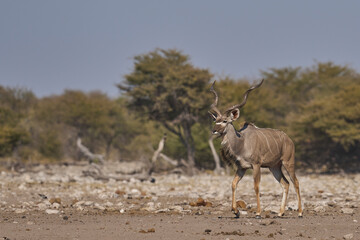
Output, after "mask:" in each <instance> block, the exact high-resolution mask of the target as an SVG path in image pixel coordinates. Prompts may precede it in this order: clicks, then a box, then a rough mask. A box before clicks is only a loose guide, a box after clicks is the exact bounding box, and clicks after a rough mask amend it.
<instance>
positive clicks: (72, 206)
mask: <svg viewBox="0 0 360 240" xmlns="http://www.w3.org/2000/svg"><path fill="white" fill-rule="evenodd" d="M114 167H116V166H109V167H108V169H106V168H105V169H103V171H104V172H105V173H107V174H110V170H109V169H114ZM84 168H85V167H84V166H71V167H68V166H52V167H46V168H45V167H39V168H38V169H33V172H31V173H23V174H15V173H9V172H1V173H0V240H1V239H10V240H14V239H199V240H200V239H360V223H359V221H360V209H359V202H360V198H359V195H360V184H359V183H360V174H355V175H341V176H339V175H299V176H298V178H299V180H300V184H301V185H300V187H301V192H302V198H303V206H304V217H303V218H301V219H299V218H298V217H297V212H296V195H295V191H294V190H293V189H292V188H291V190H290V194H289V199H288V205H287V206H288V207H287V210H286V213H285V214H286V215H285V217H282V218H277V217H276V216H277V212H278V210H279V207H280V201H281V193H282V190H281V187H280V185H279V184H278V183H277V182H276V181H275V180H274V178H273V177H272V175H271V174H269V173H268V172H267V171H263V175H262V180H261V185H260V191H261V193H262V196H261V204H262V208H263V213H262V219H260V220H258V219H255V218H254V216H255V215H254V207H255V205H256V204H255V196H254V195H255V194H254V191H253V183H252V177H251V175H246V176H245V177H244V178H243V179H242V180H241V182H240V183H239V186H238V194H237V198H238V199H242V200H243V201H245V203H246V208H244V209H242V211H241V216H240V218H238V219H235V218H234V217H233V215H232V213H231V211H230V209H231V207H230V202H231V188H230V185H231V180H232V177H231V176H219V175H213V174H210V173H202V174H199V175H197V176H193V177H186V176H180V175H174V174H172V175H159V176H155V179H156V181H155V183H151V182H148V181H145V182H140V181H137V180H135V179H133V180H131V181H130V182H125V181H124V182H117V181H113V180H110V181H107V182H103V181H96V180H94V179H92V178H90V177H85V176H82V174H81V172H82V171H83V170H84ZM106 171H108V172H106ZM198 198H202V199H204V201H205V202H200V201H198ZM197 203H198V204H197ZM206 203H207V205H206ZM193 205H195V206H193ZM197 205H206V206H197Z"/></svg>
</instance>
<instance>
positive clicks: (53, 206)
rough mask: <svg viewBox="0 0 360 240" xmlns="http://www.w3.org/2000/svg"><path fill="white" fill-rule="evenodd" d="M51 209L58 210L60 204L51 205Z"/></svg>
mask: <svg viewBox="0 0 360 240" xmlns="http://www.w3.org/2000/svg"><path fill="white" fill-rule="evenodd" d="M51 207H52V208H54V209H59V208H60V204H59V203H53V204H52V206H51Z"/></svg>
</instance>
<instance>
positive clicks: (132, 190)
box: [131, 188, 141, 195]
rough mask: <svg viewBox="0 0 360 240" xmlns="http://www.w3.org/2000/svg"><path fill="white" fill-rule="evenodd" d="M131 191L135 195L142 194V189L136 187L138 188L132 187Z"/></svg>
mask: <svg viewBox="0 0 360 240" xmlns="http://www.w3.org/2000/svg"><path fill="white" fill-rule="evenodd" d="M131 193H132V194H134V195H140V194H141V193H140V191H139V190H138V189H136V188H134V189H131Z"/></svg>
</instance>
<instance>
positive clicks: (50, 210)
mask: <svg viewBox="0 0 360 240" xmlns="http://www.w3.org/2000/svg"><path fill="white" fill-rule="evenodd" d="M45 212H46V213H47V214H58V213H59V210H56V209H46V210H45Z"/></svg>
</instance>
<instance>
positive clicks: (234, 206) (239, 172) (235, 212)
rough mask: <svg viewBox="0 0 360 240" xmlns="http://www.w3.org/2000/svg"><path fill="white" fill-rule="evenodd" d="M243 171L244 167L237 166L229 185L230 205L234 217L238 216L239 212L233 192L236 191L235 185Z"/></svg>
mask: <svg viewBox="0 0 360 240" xmlns="http://www.w3.org/2000/svg"><path fill="white" fill-rule="evenodd" d="M245 172H246V169H242V168H239V169H238V170H237V171H236V174H235V177H234V180H233V182H232V185H231V188H232V204H231V206H232V211H233V212H234V214H235V216H236V217H239V216H240V212H239V210H238V209H237V205H236V199H235V193H236V188H237V185H238V183H239V181H240V180H241V179H242V178H243V176H244V174H245Z"/></svg>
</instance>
